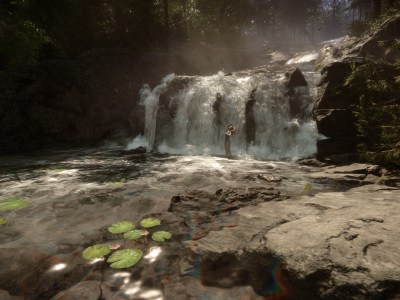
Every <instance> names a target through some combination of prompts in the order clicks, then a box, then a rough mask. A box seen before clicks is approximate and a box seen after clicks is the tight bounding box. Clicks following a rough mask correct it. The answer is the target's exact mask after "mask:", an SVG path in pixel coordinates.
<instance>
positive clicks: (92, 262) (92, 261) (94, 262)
mask: <svg viewBox="0 0 400 300" xmlns="http://www.w3.org/2000/svg"><path fill="white" fill-rule="evenodd" d="M103 261H104V258H96V259H92V260H91V261H89V262H88V264H89V265H95V264H97V263H99V262H103Z"/></svg>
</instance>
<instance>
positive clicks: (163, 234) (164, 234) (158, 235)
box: [151, 231, 172, 242]
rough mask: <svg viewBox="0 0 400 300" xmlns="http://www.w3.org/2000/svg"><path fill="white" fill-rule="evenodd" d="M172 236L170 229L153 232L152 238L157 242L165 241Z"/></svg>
mask: <svg viewBox="0 0 400 300" xmlns="http://www.w3.org/2000/svg"><path fill="white" fill-rule="evenodd" d="M171 237H172V234H171V233H170V232H168V231H156V232H154V233H153V235H152V236H151V238H152V239H153V241H156V242H165V240H169V239H170V238H171Z"/></svg>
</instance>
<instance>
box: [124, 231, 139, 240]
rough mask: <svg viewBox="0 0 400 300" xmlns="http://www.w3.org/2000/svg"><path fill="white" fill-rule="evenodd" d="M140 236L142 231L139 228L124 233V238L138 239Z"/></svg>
mask: <svg viewBox="0 0 400 300" xmlns="http://www.w3.org/2000/svg"><path fill="white" fill-rule="evenodd" d="M141 237H142V231H141V230H139V229H135V230H131V231H128V232H125V233H124V239H127V240H138V239H140V238H141Z"/></svg>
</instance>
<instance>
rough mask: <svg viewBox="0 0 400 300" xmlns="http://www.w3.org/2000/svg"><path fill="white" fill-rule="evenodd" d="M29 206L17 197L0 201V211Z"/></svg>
mask: <svg viewBox="0 0 400 300" xmlns="http://www.w3.org/2000/svg"><path fill="white" fill-rule="evenodd" d="M27 205H29V202H28V201H25V200H21V199H20V198H18V197H10V198H7V199H5V200H2V201H0V210H14V209H18V208H22V207H25V206H27Z"/></svg>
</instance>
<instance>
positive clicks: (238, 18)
mask: <svg viewBox="0 0 400 300" xmlns="http://www.w3.org/2000/svg"><path fill="white" fill-rule="evenodd" d="M398 3H399V1H398V0H368V1H364V0H362V1H361V0H352V1H350V0H329V1H327V0H163V1H161V0H57V1H54V0H2V1H1V2H0V16H1V18H0V67H1V68H13V67H15V66H18V65H21V64H26V63H34V62H36V61H39V60H42V59H51V58H60V57H71V56H75V55H79V54H80V53H82V52H84V51H86V50H89V49H93V48H110V47H111V48H114V47H119V48H129V49H131V50H133V51H139V52H140V51H147V50H160V49H168V44H169V41H177V42H183V41H198V42H206V43H225V44H228V45H237V46H240V43H241V42H242V41H244V40H247V39H255V40H258V41H263V42H265V41H266V42H270V43H274V42H282V41H285V42H298V43H302V42H303V43H305V42H307V43H311V42H315V41H318V40H321V39H324V38H331V37H335V36H339V35H341V34H343V33H344V32H345V31H346V30H347V29H348V26H349V24H350V23H352V22H356V21H360V20H366V19H369V18H372V17H377V16H378V15H379V14H380V13H381V12H382V10H385V9H391V8H393V7H396V5H398Z"/></svg>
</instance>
